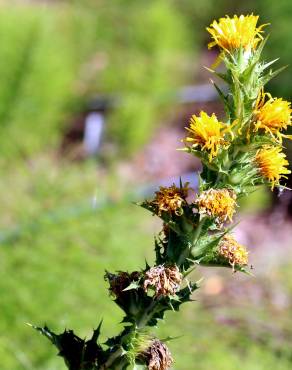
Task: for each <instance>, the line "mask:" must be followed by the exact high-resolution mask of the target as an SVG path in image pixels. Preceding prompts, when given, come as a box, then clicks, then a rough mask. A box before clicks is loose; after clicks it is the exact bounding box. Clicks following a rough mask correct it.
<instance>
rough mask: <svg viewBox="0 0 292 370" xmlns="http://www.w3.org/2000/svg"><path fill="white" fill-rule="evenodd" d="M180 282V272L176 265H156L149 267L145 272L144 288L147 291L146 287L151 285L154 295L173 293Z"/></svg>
mask: <svg viewBox="0 0 292 370" xmlns="http://www.w3.org/2000/svg"><path fill="white" fill-rule="evenodd" d="M181 282H182V274H181V273H180V272H179V269H178V268H177V266H168V267H165V266H163V265H158V266H155V267H151V268H150V269H149V270H148V271H146V273H145V280H144V284H143V287H144V290H145V291H146V292H147V290H148V287H149V286H150V287H153V288H154V290H155V296H156V297H160V296H167V295H174V294H175V293H176V292H177V290H178V289H179V287H180V284H181Z"/></svg>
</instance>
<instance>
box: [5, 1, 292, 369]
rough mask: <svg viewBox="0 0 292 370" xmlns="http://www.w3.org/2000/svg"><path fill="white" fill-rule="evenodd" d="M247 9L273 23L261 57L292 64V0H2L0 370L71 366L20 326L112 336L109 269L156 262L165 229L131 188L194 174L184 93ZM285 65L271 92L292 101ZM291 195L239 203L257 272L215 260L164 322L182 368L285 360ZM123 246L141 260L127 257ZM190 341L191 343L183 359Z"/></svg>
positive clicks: (189, 105)
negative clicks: (230, 18) (87, 147)
mask: <svg viewBox="0 0 292 370" xmlns="http://www.w3.org/2000/svg"><path fill="white" fill-rule="evenodd" d="M240 12H244V13H246V12H248V13H250V12H254V13H255V14H260V16H261V21H262V22H263V23H265V22H271V23H272V24H273V33H272V35H271V38H270V40H269V43H268V47H267V50H266V55H267V59H271V58H274V57H275V56H280V63H279V64H280V65H286V64H289V63H290V58H291V55H292V50H291V49H292V44H291V43H290V42H289V34H290V23H291V14H292V3H291V1H289V0H278V1H277V2H275V1H271V0H258V1H257V2H254V1H251V0H250V1H245V2H240V3H239V2H234V1H231V0H222V1H221V2H220V6H218V1H215V0H205V1H204V2H195V1H189V0H171V1H166V0H156V1H148V2H145V1H142V0H135V1H134V0H133V1H132V0H117V1H114V2H109V1H106V0H98V1H93V0H92V1H90V0H88V1H86V0H82V1H25V0H23V1H4V0H2V1H1V2H0V20H1V22H0V37H1V42H0V57H1V58H0V78H1V85H0V173H1V179H2V181H1V185H0V204H1V210H2V212H1V218H0V220H1V221H0V223H1V227H0V242H1V246H0V275H1V279H0V287H1V292H2V299H1V302H0V313H1V314H0V329H1V335H0V354H1V369H3V370H11V369H15V370H24V369H30V370H32V369H34V370H41V369H42V370H45V369H52V368H54V369H60V370H61V369H63V368H64V366H63V364H62V362H61V361H60V360H58V359H55V351H54V349H53V348H48V346H47V343H46V342H45V341H43V340H40V338H38V337H37V336H35V335H34V334H32V332H31V329H30V328H27V327H26V326H25V324H24V323H25V322H34V323H40V324H41V323H45V322H47V323H48V325H50V326H52V328H53V329H55V330H56V331H60V330H62V329H63V328H64V327H74V328H76V330H77V332H79V334H80V335H81V336H82V335H83V336H88V335H89V332H88V329H89V328H91V327H93V325H95V323H96V322H97V321H99V319H101V318H102V317H103V318H104V320H105V327H106V328H107V329H108V332H107V333H104V334H105V336H111V335H113V334H114V333H116V332H117V331H118V328H117V327H116V325H115V323H116V322H118V320H119V318H121V312H120V311H118V309H116V308H115V307H114V306H113V305H112V304H111V302H110V300H109V299H105V298H106V294H107V291H106V284H105V283H103V282H102V276H103V275H104V269H105V268H108V269H109V270H111V271H114V270H115V269H129V270H131V269H133V268H135V267H136V266H138V265H142V264H143V262H144V257H145V256H146V257H147V258H149V259H151V258H152V255H151V253H152V252H151V251H150V250H151V248H150V246H151V245H152V234H153V231H157V230H158V225H157V224H156V223H155V220H149V218H148V215H147V214H145V212H143V211H142V210H140V209H139V208H138V207H135V206H133V205H129V204H128V200H129V199H131V200H132V199H137V198H138V199H141V198H142V196H141V193H143V194H144V190H145V188H144V187H141V188H140V192H139V193H136V194H133V193H132V189H134V187H136V184H139V185H141V186H142V185H143V186H144V185H145V183H151V184H153V183H156V181H157V179H158V178H168V177H172V178H173V177H174V176H176V175H177V174H179V173H181V172H182V170H184V171H185V172H187V171H192V173H194V171H195V170H196V169H197V168H198V164H197V163H190V162H188V160H187V159H185V160H184V156H183V155H182V154H179V155H178V156H177V154H176V153H175V152H174V151H173V149H172V148H173V147H175V146H176V147H179V146H180V145H181V144H180V143H179V142H176V141H175V140H176V139H174V137H175V138H177V137H182V135H180V134H178V133H177V131H182V129H183V127H184V126H186V124H187V119H188V117H189V116H190V114H193V113H196V109H198V108H197V104H196V101H195V98H191V99H188V96H189V95H188V96H187V97H185V95H184V94H185V93H186V92H190V91H191V92H192V91H195V92H196V91H197V90H196V89H195V90H188V89H185V87H189V86H190V85H191V86H193V85H194V86H197V84H200V86H201V89H200V91H203V93H202V94H203V97H202V96H201V95H200V96H199V98H200V99H201V101H206V100H208V99H207V98H206V96H207V95H208V94H209V91H207V92H206V95H204V94H205V90H204V83H205V82H206V77H205V76H206V75H205V74H204V72H203V68H202V66H203V65H207V66H210V65H211V64H212V63H213V61H214V60H215V58H216V55H215V53H214V52H209V53H203V52H202V51H201V50H203V49H204V48H205V45H206V43H207V40H208V35H207V33H206V32H204V27H205V26H206V25H208V24H210V23H211V21H212V20H213V19H214V18H218V17H219V16H221V15H222V14H225V13H226V14H234V13H240ZM291 73H292V69H291V68H288V69H287V70H285V71H284V72H283V73H282V74H281V75H280V76H279V77H278V78H277V79H275V80H273V82H272V83H271V85H270V86H269V90H271V91H272V93H273V95H274V96H283V97H284V98H285V99H287V100H291V94H290V84H289V81H290V79H291V78H290V77H291ZM207 76H208V74H207ZM191 95H192V94H191ZM194 95H195V96H197V95H198V94H194ZM205 98H206V99H205ZM204 99H205V100H204ZM211 100H212V99H211ZM104 101H105V102H106V103H104ZM100 102H102V108H100V107H99V104H101V103H100ZM199 105H200V108H202V109H204V107H202V102H200V104H199ZM206 105H207V106H206V110H207V111H209V112H212V111H213V110H214V106H215V107H216V108H215V109H217V110H218V114H220V110H222V107H221V106H220V104H219V103H217V102H216V101H215V102H214V101H207V102H206ZM97 106H98V107H97ZM108 106H109V107H108ZM96 109H97V110H100V109H101V110H103V111H104V110H105V114H106V115H105V118H106V120H105V127H104V135H103V138H102V145H101V147H100V148H99V152H98V155H97V156H96V157H94V158H86V155H85V153H84V148H83V134H84V127H85V124H84V121H85V118H86V115H87V114H88V112H90V111H92V110H96ZM166 122H167V123H166ZM174 143H175V145H174ZM287 147H288V149H289V144H288V143H287ZM169 148H171V149H169ZM290 150H291V149H290ZM76 159H78V161H77V160H76ZM290 162H291V154H290ZM191 176H195V175H191ZM151 189H152V188H151V187H150V188H149V189H148V191H151ZM286 202H287V198H286V195H285V194H284V195H283V196H281V197H280V198H277V199H276V201H274V204H275V207H274V208H273V209H272V208H271V207H270V206H271V199H270V198H269V195H268V193H266V192H265V189H263V190H262V191H261V192H259V193H258V194H255V195H252V196H251V197H250V198H249V201H248V202H246V203H245V204H243V205H242V206H241V210H242V212H246V213H247V214H248V215H249V216H248V217H247V219H246V220H245V221H244V222H243V223H242V224H241V226H240V229H239V232H238V233H239V235H238V236H239V237H241V239H242V241H243V242H244V244H249V245H250V246H253V245H254V246H255V249H254V251H252V252H251V255H252V256H251V258H252V259H253V261H254V265H255V275H256V279H255V281H252V282H251V283H249V282H248V281H247V280H245V278H244V277H239V276H236V277H235V279H232V280H234V282H233V283H232V284H231V283H230V281H229V280H230V279H229V276H228V273H227V275H226V273H223V272H222V271H220V270H217V269H214V273H212V274H211V275H210V276H208V277H207V279H206V281H205V282H204V284H203V285H204V288H203V289H202V293H200V294H202V299H201V300H202V302H201V303H198V304H194V305H192V306H186V307H185V308H184V309H183V317H184V320H180V321H179V322H178V321H177V319H176V318H175V317H173V318H172V317H170V319H171V320H169V321H171V322H172V324H171V325H172V326H173V327H172V328H170V329H168V331H169V332H170V331H171V332H172V333H174V335H181V334H182V333H184V334H185V336H184V337H183V338H181V339H180V340H179V341H177V342H176V341H173V342H172V343H171V345H170V347H171V350H172V352H173V355H174V357H176V358H177V359H178V361H177V363H176V364H175V368H176V369H180V370H184V369H188V370H189V368H190V366H189V364H195V365H192V367H195V366H196V368H197V369H199V370H200V369H202V370H203V369H209V368H212V367H215V368H216V369H219V370H220V369H222V370H223V369H224V370H229V369H230V370H231V369H234V368H236V367H240V366H242V361H243V360H244V364H245V368H246V369H247V370H258V369H265V370H266V369H279V370H282V369H284V370H285V369H290V368H291V361H292V359H291V358H292V356H291V349H290V347H289V343H291V337H292V333H291V330H290V329H289V328H291V327H292V325H291V324H292V319H291V314H290V312H291V306H292V287H291V284H290V283H289V281H290V280H291V254H292V251H291V244H292V243H291V239H292V236H291V220H289V219H288V218H287V217H286V214H284V208H285V205H286ZM259 212H260V213H259ZM109 223H110V228H108V226H109ZM254 225H257V229H256V232H255V226H254ZM133 230H135V231H134V232H133ZM126 246H129V247H128V248H129V250H130V251H131V253H125V252H123V251H124V250H125V249H126V248H125V247H126ZM115 256H122V258H119V260H118V261H117V258H115ZM275 256H276V258H275ZM121 264H122V265H121ZM263 266H265V268H263ZM265 271H268V272H265ZM198 277H199V276H198ZM239 279H244V283H243V284H242V283H241V284H240V285H241V288H239V284H236V282H237V281H238V280H239ZM249 279H250V278H249ZM223 292H224V294H222V293H223ZM221 294H222V297H223V296H224V297H226V295H227V297H228V300H223V299H222V298H221ZM199 301H200V300H199ZM226 301H227V302H226ZM240 302H243V303H240ZM226 303H227V304H226ZM85 307H86V308H85ZM243 310H244V312H245V314H244V315H242V314H241V312H242V311H243ZM246 312H248V313H249V314H248V315H246ZM169 315H170V316H172V314H169ZM246 316H247V319H246V320H243V317H246ZM275 317H277V318H278V319H277V320H275ZM214 323H216V325H214ZM211 327H212V330H209V328H211ZM214 327H216V328H217V329H216V330H214ZM163 331H164V328H163V327H162V329H160V335H161V336H163ZM218 338H220V340H218ZM181 346H185V348H187V349H188V350H185V351H184V356H176V353H179V352H180V347H181Z"/></svg>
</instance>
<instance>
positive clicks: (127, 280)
mask: <svg viewBox="0 0 292 370" xmlns="http://www.w3.org/2000/svg"><path fill="white" fill-rule="evenodd" d="M140 276H141V274H140V272H138V271H134V272H132V273H131V274H130V273H128V272H124V271H119V272H118V274H111V273H109V272H107V273H106V275H105V278H106V279H107V280H108V282H109V284H110V287H109V291H110V293H111V294H112V295H114V296H116V297H119V296H120V295H121V293H122V292H123V290H124V289H126V288H127V287H128V286H129V285H130V284H131V283H132V282H133V281H138V280H139V278H140Z"/></svg>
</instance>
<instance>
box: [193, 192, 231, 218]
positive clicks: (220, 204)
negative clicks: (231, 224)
mask: <svg viewBox="0 0 292 370" xmlns="http://www.w3.org/2000/svg"><path fill="white" fill-rule="evenodd" d="M196 204H197V205H198V208H199V212H200V214H207V215H208V216H210V217H215V220H216V222H217V223H218V224H222V223H224V222H226V221H227V220H229V221H232V216H233V214H234V212H235V207H236V194H235V192H234V191H233V190H231V189H209V190H206V191H203V192H202V193H201V194H200V196H199V197H198V199H197V200H196Z"/></svg>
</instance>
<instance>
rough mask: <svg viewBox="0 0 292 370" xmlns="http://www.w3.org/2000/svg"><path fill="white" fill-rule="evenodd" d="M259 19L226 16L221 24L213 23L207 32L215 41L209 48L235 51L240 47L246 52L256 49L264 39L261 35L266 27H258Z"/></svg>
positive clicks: (254, 17)
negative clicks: (215, 47) (216, 47)
mask: <svg viewBox="0 0 292 370" xmlns="http://www.w3.org/2000/svg"><path fill="white" fill-rule="evenodd" d="M258 19H259V17H258V16H255V15H253V14H251V15H246V16H244V15H240V16H239V17H238V16H237V15H235V16H234V17H233V18H230V17H229V16H226V17H225V18H220V19H219V22H217V21H213V23H212V24H211V25H210V27H207V31H208V32H209V33H210V34H211V35H212V39H213V41H212V42H210V43H209V44H208V47H209V48H212V47H213V46H215V45H218V46H219V47H220V48H222V49H224V50H226V51H233V50H234V49H239V48H240V47H242V48H244V49H245V50H251V49H255V48H256V46H257V44H258V43H259V42H260V41H261V40H262V39H263V37H262V35H261V33H262V32H263V31H262V28H263V27H264V26H265V25H262V26H260V27H257V22H258Z"/></svg>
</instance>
